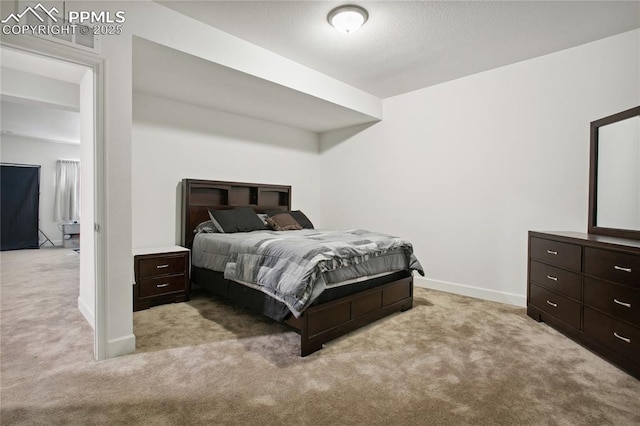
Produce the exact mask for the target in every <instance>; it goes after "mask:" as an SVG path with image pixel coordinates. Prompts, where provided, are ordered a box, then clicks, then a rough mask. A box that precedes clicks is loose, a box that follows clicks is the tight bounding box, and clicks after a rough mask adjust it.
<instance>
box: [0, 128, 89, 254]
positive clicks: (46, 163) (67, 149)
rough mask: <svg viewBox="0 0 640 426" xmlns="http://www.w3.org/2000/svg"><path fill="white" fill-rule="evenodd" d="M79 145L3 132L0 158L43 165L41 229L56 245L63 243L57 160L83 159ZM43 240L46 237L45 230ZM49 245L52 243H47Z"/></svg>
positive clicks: (4, 160)
mask: <svg viewBox="0 0 640 426" xmlns="http://www.w3.org/2000/svg"><path fill="white" fill-rule="evenodd" d="M80 156H81V153H80V145H77V144H66V143H55V142H49V141H42V140H38V139H31V138H25V137H16V136H11V135H4V134H3V135H2V144H1V145H0V158H1V159H2V161H3V162H5V163H21V164H39V165H40V166H42V167H41V168H40V229H42V230H43V231H44V232H45V233H46V234H47V236H48V237H49V238H50V239H51V240H52V241H53V243H54V244H55V245H57V246H59V245H61V244H62V231H61V229H60V228H58V222H56V221H54V219H53V214H54V213H53V212H54V200H55V191H56V161H58V160H60V159H65V160H78V161H79V160H80ZM39 237H40V241H41V242H42V241H44V237H43V236H42V234H40V235H39ZM46 247H50V245H49V244H48V243H47V245H46Z"/></svg>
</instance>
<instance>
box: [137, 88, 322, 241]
mask: <svg viewBox="0 0 640 426" xmlns="http://www.w3.org/2000/svg"><path fill="white" fill-rule="evenodd" d="M318 152H319V151H318V136H317V134H315V133H312V132H308V131H305V130H300V129H293V128H290V127H286V126H282V125H278V124H273V123H269V122H265V121H261V120H255V119H252V118H248V117H242V116H237V115H233V114H228V113H225V112H221V111H215V110H211V109H205V108H201V107H197V106H192V105H187V104H183V103H178V102H175V101H170V100H166V99H161V98H158V97H154V96H149V95H145V94H140V93H135V94H134V98H133V151H132V170H133V175H132V180H133V187H132V205H133V246H134V248H139V247H153V246H168V245H174V244H179V243H180V229H181V228H180V214H181V213H180V203H181V198H180V197H181V191H180V182H181V180H182V179H183V178H194V179H210V180H228V181H236V182H251V183H272V184H284V185H291V186H292V194H293V207H294V208H301V209H303V210H304V211H305V212H306V213H307V214H308V215H309V217H310V218H311V219H312V220H316V221H318V223H320V222H321V219H320V214H321V211H322V205H321V204H320V193H319V192H320V191H319V189H320V183H319V176H320V175H321V170H320V157H319V154H318Z"/></svg>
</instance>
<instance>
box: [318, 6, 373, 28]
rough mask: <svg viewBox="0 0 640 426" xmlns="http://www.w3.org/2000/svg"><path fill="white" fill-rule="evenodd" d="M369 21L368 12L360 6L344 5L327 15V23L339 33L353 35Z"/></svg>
mask: <svg viewBox="0 0 640 426" xmlns="http://www.w3.org/2000/svg"><path fill="white" fill-rule="evenodd" d="M367 19H369V14H368V13H367V11H366V10H365V9H363V8H361V7H360V6H355V5H351V4H349V5H344V6H339V7H336V8H335V9H333V10H332V11H331V12H329V14H328V15H327V21H329V23H330V24H331V25H332V26H333V27H334V28H335V29H336V30H338V31H340V32H343V33H347V34H348V33H352V32H355V31H356V30H357V29H358V28H360V27H361V26H362V25H363V24H364V23H365V22H367Z"/></svg>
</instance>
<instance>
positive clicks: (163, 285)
mask: <svg viewBox="0 0 640 426" xmlns="http://www.w3.org/2000/svg"><path fill="white" fill-rule="evenodd" d="M168 285H169V283H164V284H158V285H156V287H157V288H162V287H167V286H168Z"/></svg>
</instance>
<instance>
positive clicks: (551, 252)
mask: <svg viewBox="0 0 640 426" xmlns="http://www.w3.org/2000/svg"><path fill="white" fill-rule="evenodd" d="M547 253H548V254H552V255H554V256H557V255H558V252H557V251H553V250H547Z"/></svg>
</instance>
